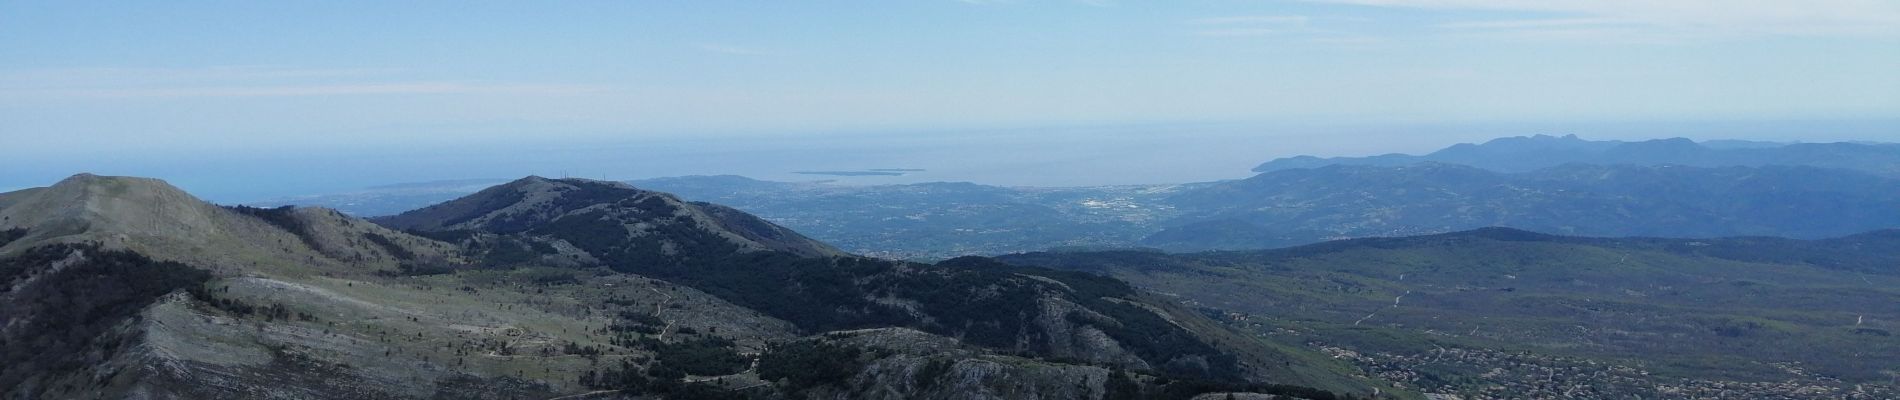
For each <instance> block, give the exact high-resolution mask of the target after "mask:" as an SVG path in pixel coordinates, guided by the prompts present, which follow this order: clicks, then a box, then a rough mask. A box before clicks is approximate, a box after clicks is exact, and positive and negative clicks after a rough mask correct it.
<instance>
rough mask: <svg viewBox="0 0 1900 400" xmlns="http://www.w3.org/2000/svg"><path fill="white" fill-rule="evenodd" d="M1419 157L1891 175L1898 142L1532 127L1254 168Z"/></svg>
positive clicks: (1493, 166) (1525, 167) (1512, 166)
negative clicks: (1610, 135) (1418, 149)
mask: <svg viewBox="0 0 1900 400" xmlns="http://www.w3.org/2000/svg"><path fill="white" fill-rule="evenodd" d="M1422 162H1437V163H1447V164H1459V165H1468V166H1472V167H1477V168H1482V169H1487V170H1492V171H1498V172H1529V171H1534V170H1539V169H1544V168H1551V167H1556V166H1560V165H1564V164H1595V165H1642V166H1654V165H1683V166H1693V167H1759V166H1768V165H1804V166H1810V167H1820V168H1840V169H1851V170H1856V171H1862V172H1867V173H1872V174H1877V175H1887V176H1895V175H1900V144H1894V143H1862V142H1840V143H1774V142H1752V141H1740V140H1716V141H1707V142H1700V143H1698V142H1695V141H1692V140H1689V139H1683V138H1673V139H1657V140H1645V141H1636V142H1624V141H1593V140H1584V139H1581V138H1578V137H1577V136H1576V135H1566V136H1562V137H1557V136H1548V135H1537V136H1528V137H1527V136H1517V137H1507V138H1500V139H1494V140H1491V141H1489V142H1485V143H1483V144H1470V143H1463V144H1458V145H1454V146H1451V147H1447V148H1445V149H1443V150H1439V151H1435V152H1432V153H1430V154H1425V155H1408V154H1386V155H1380V156H1372V157H1332V158H1320V157H1313V156H1299V157H1290V158H1281V159H1276V160H1273V161H1268V162H1266V163H1264V164H1260V166H1258V167H1254V169H1253V171H1254V172H1273V171H1283V170H1290V169H1307V168H1319V167H1324V166H1329V165H1368V166H1386V167H1392V166H1406V165H1412V164H1417V163H1422Z"/></svg>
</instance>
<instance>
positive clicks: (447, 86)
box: [0, 82, 603, 99]
mask: <svg viewBox="0 0 1900 400" xmlns="http://www.w3.org/2000/svg"><path fill="white" fill-rule="evenodd" d="M601 91H603V89H601V88H596V87H589V86H574V85H517V84H472V83H457V82H398V83H371V84H334V85H289V86H234V87H164V88H126V89H69V90H58V89H55V90H39V91H27V92H26V93H29V94H37V95H40V96H50V97H87V98H113V99H132V98H184V97H298V96H354V95H397V94H510V95H568V94H584V93H595V92H601ZM0 93H5V92H0ZM16 93H19V92H16Z"/></svg>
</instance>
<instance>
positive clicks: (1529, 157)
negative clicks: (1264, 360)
mask: <svg viewBox="0 0 1900 400" xmlns="http://www.w3.org/2000/svg"><path fill="white" fill-rule="evenodd" d="M1896 165H1900V145H1894V144H1880V143H1811V144H1785V143H1768V142H1747V141H1708V142H1700V143H1697V142H1693V141H1689V140H1687V139H1665V140H1652V141H1641V142H1618V141H1589V140H1583V139H1579V138H1577V137H1575V136H1565V137H1551V136H1534V137H1514V138H1502V139H1497V140H1493V141H1490V142H1487V143H1484V144H1460V145H1456V146H1452V147H1450V148H1447V149H1445V150H1441V151H1438V152H1435V153H1432V154H1430V155H1426V156H1405V155H1388V156H1379V157H1370V158H1333V159H1320V158H1313V157H1296V158H1289V159H1281V160H1275V161H1273V162H1269V163H1267V164H1265V165H1263V166H1262V170H1265V171H1266V172H1263V173H1261V174H1259V175H1257V176H1254V177H1251V178H1247V179H1241V180H1233V181H1222V182H1206V183H1188V184H1178V185H1137V186H1108V187H1075V188H1030V187H1000V186H989V185H979V184H971V183H923V184H906V185H868V186H856V185H840V184H830V183H822V182H799V183H793V182H771V181H761V180H755V179H750V178H745V177H739V176H730V175H728V176H685V177H673V178H659V179H648V180H639V181H631V182H629V183H630V184H632V185H633V186H634V187H639V188H644V189H652V190H660V191H666V192H671V193H676V194H678V195H679V196H681V197H682V198H685V199H688V200H699V201H711V202H716V203H720V204H726V205H730V206H732V207H734V208H737V209H740V210H744V211H746V212H748V213H752V214H756V215H759V216H760V217H761V218H764V219H766V220H769V221H772V222H774V223H777V224H782V225H785V226H787V227H789V228H792V229H795V230H798V231H800V232H804V233H806V234H809V235H812V237H814V238H816V239H818V240H821V241H824V242H827V243H830V244H832V245H835V246H839V247H840V248H841V249H843V250H845V251H850V252H855V253H859V254H866V255H874V256H879V257H888V258H897V259H945V258H951V257H956V256H962V255H986V254H1004V253H1011V252H1024V251H1036V250H1043V249H1050V248H1096V249H1102V248H1128V247H1150V248H1159V249H1165V250H1174V251H1196V250H1213V249H1259V248H1270V247H1279V246H1290V245H1298V244H1306V243H1315V242H1319V241H1325V240H1333V239H1345V238H1356V237H1368V236H1395V235H1417V234H1432V233H1442V232H1452V231H1458V230H1464V229H1473V228H1479V227H1486V226H1510V227H1517V228H1524V229H1533V230H1538V231H1547V232H1554V233H1563V234H1575V235H1599V236H1625V235H1641V236H1665V237H1718V236H1736V235H1766V236H1786V237H1796V238H1820V237H1828V236H1836V235H1844V234H1850V233H1854V232H1860V231H1866V230H1872V229H1881V228H1891V227H1900V211H1896V206H1894V204H1900V185H1896V183H1897V182H1896V179H1900V175H1896V174H1895V173H1894V171H1900V169H1897V168H1900V167H1896ZM485 182H489V183H499V181H485ZM474 184H475V183H472V182H442V183H432V184H417V185H405V186H398V187H388V188H377V189H369V190H365V191H361V192H356V193H346V194H339V195H331V196H311V197H305V198H298V199H284V200H279V201H274V202H266V203H260V204H261V205H282V204H297V205H315V206H326V207H336V208H337V209H339V210H343V211H345V212H348V213H352V214H356V215H368V216H374V215H388V214H393V213H396V212H401V211H406V210H409V209H413V208H417V207H421V206H423V205H427V204H433V203H435V202H440V201H444V200H448V199H450V198H453V197H455V196H460V195H463V194H467V193H470V192H472V191H473V190H474V188H473V187H472V186H473V185H474Z"/></svg>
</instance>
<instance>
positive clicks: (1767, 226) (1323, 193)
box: [1143, 163, 1900, 249]
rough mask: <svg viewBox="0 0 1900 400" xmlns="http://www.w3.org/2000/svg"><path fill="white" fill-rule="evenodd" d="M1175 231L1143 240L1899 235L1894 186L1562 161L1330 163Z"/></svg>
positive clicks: (1193, 216)
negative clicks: (1488, 166)
mask: <svg viewBox="0 0 1900 400" xmlns="http://www.w3.org/2000/svg"><path fill="white" fill-rule="evenodd" d="M1167 201H1168V203H1169V204H1171V205H1173V206H1174V207H1176V208H1177V209H1179V210H1181V213H1180V216H1179V217H1177V218H1176V219H1175V221H1177V222H1180V224H1178V225H1175V226H1173V227H1170V228H1167V229H1165V230H1163V231H1161V232H1160V233H1157V234H1155V235H1153V236H1149V237H1148V238H1147V239H1146V240H1144V241H1143V244H1145V245H1149V246H1155V247H1161V248H1170V249H1246V248H1268V247H1279V246H1288V245H1297V244H1304V243H1313V242H1317V241H1321V240H1329V239H1343V238H1354V237H1368V236H1404V235H1419V234H1431V233H1440V232H1449V231H1458V230H1465V229H1473V228H1479V227H1486V226H1509V227H1516V228H1523V229H1531V230H1537V231H1543V232H1553V233H1561V234H1570V235H1592V236H1658V237H1719V236H1785V237H1796V238H1821V237H1828V236H1838V235H1846V234H1852V233H1855V232H1863V231H1868V230H1874V229H1883V228H1893V227H1900V179H1895V178H1889V177H1884V176H1879V175H1872V174H1867V173H1862V172H1856V171H1850V170H1841V169H1824V168H1814V167H1802V166H1766V167H1722V168H1697V167H1679V166H1633V165H1617V166H1598V165H1582V164H1569V165H1563V166H1558V167H1552V168H1546V169H1541V170H1536V171H1531V172H1523V173H1501V172H1492V171H1487V170H1483V169H1478V168H1474V167H1468V166H1462V165H1452V164H1441V163H1425V164H1415V165H1409V166H1402V167H1379V166H1357V165H1333V166H1326V167H1320V168H1313V169H1292V170H1281V171H1274V172H1268V173H1263V174H1260V175H1258V176H1255V177H1252V178H1248V179H1243V180H1238V181H1228V182H1221V183H1218V184H1215V185H1211V186H1207V187H1203V188H1199V189H1195V190H1191V191H1186V192H1183V193H1180V194H1178V195H1175V196H1173V197H1170V198H1168V199H1167Z"/></svg>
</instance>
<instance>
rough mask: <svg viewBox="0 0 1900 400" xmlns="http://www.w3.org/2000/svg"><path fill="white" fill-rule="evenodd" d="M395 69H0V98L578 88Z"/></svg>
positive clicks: (555, 91)
mask: <svg viewBox="0 0 1900 400" xmlns="http://www.w3.org/2000/svg"><path fill="white" fill-rule="evenodd" d="M399 72H402V70H399V69H388V68H345V69H320V68H317V69H313V68H288V67H270V66H214V67H203V68H68V69H35V70H0V100H32V99H70V98H95V99H149V98H216V97H298V96H351V95H399V94H515V95H561V94H579V93H591V92H599V91H603V90H604V89H603V88H599V87H591V86H580V85H555V84H534V83H490V82H462V81H440V80H426V81H425V80H414V79H401V77H399V76H396V75H399V74H398V73H399Z"/></svg>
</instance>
